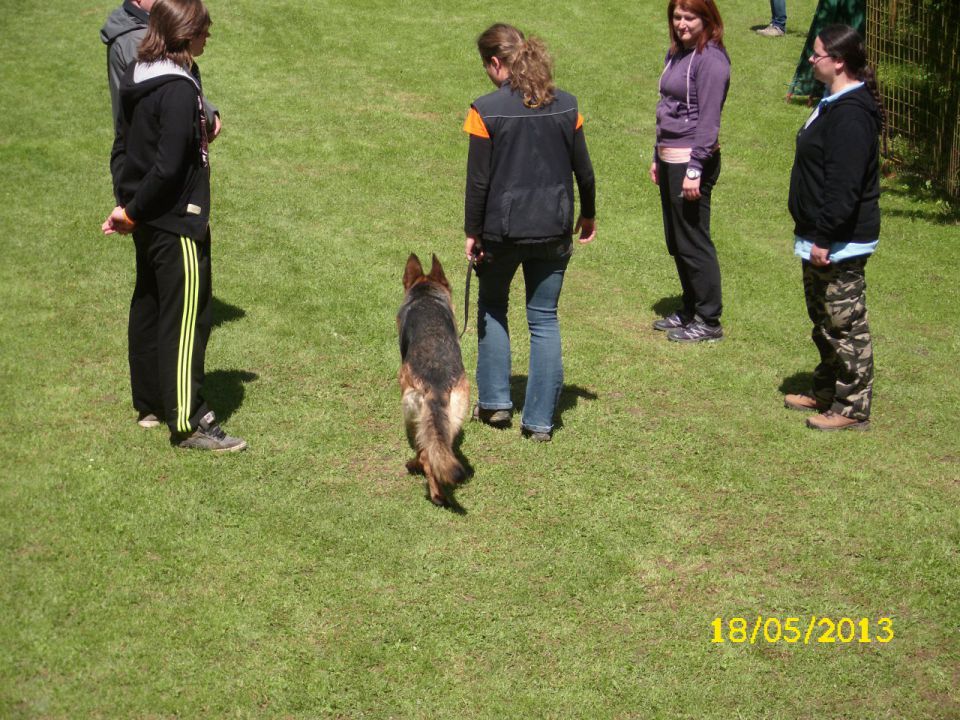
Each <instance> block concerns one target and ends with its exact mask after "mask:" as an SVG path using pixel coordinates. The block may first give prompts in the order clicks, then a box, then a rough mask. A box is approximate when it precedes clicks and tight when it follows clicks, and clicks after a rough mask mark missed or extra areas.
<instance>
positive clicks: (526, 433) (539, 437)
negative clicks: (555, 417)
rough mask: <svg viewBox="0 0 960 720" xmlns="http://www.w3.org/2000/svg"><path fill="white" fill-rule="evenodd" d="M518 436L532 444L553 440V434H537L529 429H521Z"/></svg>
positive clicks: (537, 432)
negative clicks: (530, 441)
mask: <svg viewBox="0 0 960 720" xmlns="http://www.w3.org/2000/svg"><path fill="white" fill-rule="evenodd" d="M520 435H521V436H522V437H525V438H527V439H528V440H532V441H533V442H550V441H551V440H553V434H552V433H548V432H539V431H537V430H531V429H530V428H526V427H521V428H520Z"/></svg>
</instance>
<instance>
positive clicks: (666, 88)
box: [653, 42, 730, 170]
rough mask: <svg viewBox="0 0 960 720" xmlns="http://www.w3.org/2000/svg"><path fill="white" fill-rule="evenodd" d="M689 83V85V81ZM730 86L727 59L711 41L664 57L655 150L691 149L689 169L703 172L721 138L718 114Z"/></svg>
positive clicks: (655, 152)
mask: <svg viewBox="0 0 960 720" xmlns="http://www.w3.org/2000/svg"><path fill="white" fill-rule="evenodd" d="M688 80H689V82H688ZM729 87H730V57H729V56H728V55H727V51H726V50H723V49H722V48H719V47H717V46H716V45H714V44H713V43H712V42H709V43H707V45H706V47H704V48H703V50H702V51H700V50H681V51H680V52H679V53H677V54H676V55H675V56H673V57H671V56H670V55H669V54H668V55H667V59H666V63H665V69H664V71H663V75H661V76H660V102H659V103H657V142H656V145H655V146H654V149H653V152H654V159H655V160H658V159H659V155H658V153H657V148H658V147H675V148H692V150H691V153H690V165H689V167H691V168H693V169H694V170H702V169H703V163H704V162H706V160H707V158H709V157H710V156H711V155H712V154H713V150H714V148H715V147H716V145H717V141H718V139H719V137H720V111H721V110H722V109H723V103H724V101H725V100H726V99H727V89H728V88H729Z"/></svg>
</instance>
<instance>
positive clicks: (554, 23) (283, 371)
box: [0, 0, 960, 719]
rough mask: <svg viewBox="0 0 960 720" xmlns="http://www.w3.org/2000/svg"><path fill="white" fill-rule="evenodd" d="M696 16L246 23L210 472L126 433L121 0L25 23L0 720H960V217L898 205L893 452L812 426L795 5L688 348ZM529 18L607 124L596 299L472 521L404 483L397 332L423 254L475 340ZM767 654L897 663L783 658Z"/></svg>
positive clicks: (222, 142) (746, 45)
mask: <svg viewBox="0 0 960 720" xmlns="http://www.w3.org/2000/svg"><path fill="white" fill-rule="evenodd" d="M664 5H665V3H664V2H662V1H661V0H658V1H657V2H648V1H646V0H645V1H644V2H626V1H621V0H617V1H613V0H604V1H603V2H598V1H595V0H579V1H578V2H571V1H569V0H557V2H554V3H550V4H548V5H546V4H544V3H543V2H532V1H529V0H519V1H518V2H516V3H513V4H511V6H510V7H509V8H506V7H505V8H500V9H494V10H491V9H490V8H489V7H486V6H482V5H480V4H475V3H455V2H450V1H449V0H436V1H435V2H432V3H427V2H409V1H407V0H394V1H393V2H386V1H385V0H351V2H349V3H344V2H331V1H330V0H313V1H312V2H305V3H304V2H283V1H279V0H278V1H276V2H273V1H270V2H265V1H259V2H257V1H255V0H233V1H232V2H219V1H218V0H211V2H210V9H211V13H212V15H213V18H214V26H213V36H212V38H211V40H210V41H209V43H208V45H207V53H206V55H204V57H203V59H202V67H203V70H204V79H205V83H206V90H207V93H208V95H209V96H210V97H211V98H212V99H213V101H214V102H215V103H217V104H218V105H219V107H220V109H221V111H222V113H223V119H224V131H223V134H222V136H221V137H220V139H218V140H217V141H216V143H215V144H214V145H213V146H212V149H211V152H212V165H213V172H214V194H215V209H214V216H215V217H214V221H213V237H214V250H213V253H214V258H215V259H214V292H215V295H216V298H217V307H216V310H217V326H216V328H215V330H214V333H213V336H212V339H211V342H210V347H209V351H208V354H207V371H208V382H207V394H208V396H209V398H210V399H211V404H212V405H213V407H214V408H215V409H216V411H217V413H218V415H219V416H220V417H221V418H222V419H224V420H225V421H226V423H225V426H226V428H227V429H228V430H229V431H230V432H231V433H232V434H237V435H241V436H243V437H245V438H246V439H248V440H249V442H250V449H249V450H248V451H247V452H246V453H243V454H240V455H238V456H234V457H210V456H208V455H204V454H202V453H187V452H180V451H175V450H173V449H171V448H170V447H169V446H168V443H167V439H166V434H165V432H163V431H161V430H155V431H144V430H141V429H140V428H138V427H137V425H136V424H135V423H134V417H135V416H134V414H133V411H132V409H131V407H130V402H129V398H128V395H129V390H128V375H127V363H126V312H127V305H128V302H129V295H130V292H131V290H132V285H133V275H134V273H133V269H134V268H133V253H132V246H131V243H130V241H129V240H128V239H124V238H117V237H113V238H104V237H103V236H102V235H100V233H99V225H100V222H101V221H102V220H103V218H104V217H105V216H106V214H107V213H108V211H109V210H110V208H111V207H112V196H111V190H110V182H109V178H108V163H107V161H108V156H109V147H110V142H111V128H110V119H109V98H108V94H107V89H106V82H105V80H106V78H105V72H104V71H105V62H104V50H103V47H102V46H101V45H100V44H99V41H98V39H97V32H98V30H99V27H100V25H101V23H102V22H103V19H104V18H105V17H106V15H107V13H108V12H109V11H110V10H111V9H112V8H113V6H114V4H113V3H111V2H106V1H105V0H97V1H96V2H94V1H93V0H83V1H80V0H60V2H53V3H28V2H25V1H24V0H4V1H3V2H2V9H3V10H4V12H3V13H2V19H0V41H2V44H3V47H4V52H3V53H2V55H0V79H2V82H0V108H2V112H0V164H2V167H3V169H4V172H3V173H2V176H0V197H2V204H0V207H2V210H0V238H2V239H0V242H2V248H3V262H2V264H0V423H2V432H0V466H2V470H0V553H2V563H0V717H3V718H98V717H102V718H115V717H116V718H126V717H131V718H162V717H163V718H166V717H183V718H194V717H227V716H229V717H246V718H259V717H278V718H279V717H296V718H300V717H304V718H313V717H330V718H360V717H366V718H724V719H727V718H944V719H946V718H957V717H960V691H958V689H957V688H958V686H960V605H958V597H960V580H958V578H960V556H958V547H960V512H958V507H960V504H958V503H960V446H958V439H957V438H958V434H960V422H958V418H957V404H958V400H960V398H958V395H960V381H958V379H957V370H956V367H957V360H956V359H957V356H958V354H960V330H958V323H957V320H956V310H957V307H958V305H960V291H958V282H957V280H958V272H957V267H958V263H960V227H958V225H957V213H956V211H955V209H954V208H951V207H950V206H949V205H948V204H946V203H944V202H943V201H939V202H938V201H937V200H936V198H935V197H933V196H931V195H929V194H928V193H926V192H925V191H923V190H922V189H921V190H920V191H917V190H915V189H912V187H911V185H909V184H908V183H906V182H905V181H903V180H898V179H891V180H889V181H887V182H886V183H885V193H884V196H883V200H882V208H883V212H884V226H883V233H882V240H881V243H880V249H879V252H878V254H877V255H876V257H875V258H874V259H872V260H871V262H870V265H869V267H868V282H869V291H868V297H869V300H868V303H869V307H870V312H871V325H872V329H873V333H874V341H875V352H876V363H877V371H876V372H877V374H876V386H875V396H874V400H875V405H874V413H873V418H872V420H873V429H872V431H871V432H869V433H864V434H859V433H848V434H843V433H841V434H839V435H837V436H833V435H825V434H819V433H813V432H812V431H809V430H807V429H806V428H805V427H804V425H803V416H802V415H800V414H798V413H794V412H790V411H787V410H785V409H783V407H782V394H783V393H784V392H786V391H795V390H798V389H803V388H804V387H805V385H806V383H807V382H808V381H809V377H810V375H809V373H810V370H811V369H812V367H813V364H814V349H813V346H812V344H811V342H810V339H809V327H808V321H807V319H806V314H805V310H804V306H803V294H802V288H801V283H800V267H799V262H798V260H797V259H796V258H794V257H793V255H792V248H791V237H792V236H791V229H792V225H791V222H790V219H789V215H788V213H787V210H786V191H787V184H788V178H789V171H790V165H791V162H792V153H793V138H794V134H795V132H796V130H797V128H799V126H800V125H801V124H802V122H803V120H804V119H805V117H806V115H807V112H808V111H807V109H806V108H804V107H801V106H799V105H791V104H786V103H785V102H784V101H783V96H784V93H785V90H786V85H787V83H788V82H789V81H790V78H791V76H792V73H793V69H794V67H795V64H796V62H797V59H798V57H799V53H800V50H801V47H802V45H803V40H804V36H805V34H806V29H807V26H808V23H809V21H810V17H811V15H812V13H813V9H814V5H815V3H814V2H813V0H791V3H790V12H791V19H790V32H789V33H788V35H787V37H785V38H783V39H778V40H770V39H765V38H761V37H758V36H756V35H755V34H754V33H752V32H751V30H750V28H751V27H752V26H756V25H760V24H762V23H764V22H765V21H766V20H768V13H767V4H766V3H765V2H760V1H758V0H723V2H722V4H721V10H722V11H723V14H724V19H725V22H726V26H727V45H728V48H729V51H730V55H731V57H732V60H733V81H732V85H731V90H730V95H729V98H728V102H727V107H726V110H725V114H724V122H723V129H722V141H723V148H724V151H723V152H724V155H723V163H724V166H723V172H722V175H721V179H720V184H719V185H718V187H717V190H716V192H715V193H714V216H713V222H714V237H715V241H716V243H717V246H718V248H719V253H720V260H721V266H722V268H723V273H724V275H723V278H724V295H725V300H726V302H725V314H724V323H725V324H724V327H725V332H726V335H727V336H726V338H725V339H724V341H723V342H722V343H719V344H716V345H713V346H710V347H686V346H679V347H678V346H677V345H676V344H673V343H667V342H665V340H664V338H663V336H662V334H659V333H655V332H654V331H653V330H652V329H651V327H650V323H651V321H652V320H654V319H655V318H656V317H657V316H658V313H660V312H662V311H663V310H664V309H669V308H670V307H671V305H672V303H673V302H675V300H676V296H677V294H678V292H679V288H678V283H677V280H676V276H675V271H674V269H673V263H672V262H671V260H670V258H669V257H668V255H667V254H666V251H665V248H664V244H663V238H662V227H661V220H660V211H659V200H658V196H657V192H656V189H655V188H654V187H653V186H652V185H651V184H650V183H649V181H648V180H647V179H646V168H647V167H648V165H649V162H650V154H651V146H652V137H653V117H654V112H653V110H654V105H655V102H656V82H657V77H658V74H659V69H660V63H661V60H662V57H663V52H664V49H665V45H666V28H665V21H664ZM498 20H506V21H509V22H514V23H515V24H517V25H519V26H520V27H521V28H524V29H527V30H532V31H534V32H535V33H537V34H539V35H541V36H542V37H543V38H544V39H545V40H546V41H547V43H548V45H549V46H550V48H551V50H552V51H553V52H554V55H555V57H556V59H557V72H556V74H557V78H558V81H559V84H560V85H561V86H562V87H563V88H564V89H567V90H569V91H570V92H573V93H574V94H576V95H577V96H578V97H579V99H580V105H581V109H582V112H583V114H584V115H585V117H586V132H587V138H588V142H589V145H590V149H591V153H592V156H593V161H594V166H595V169H596V172H597V177H598V183H599V197H598V203H599V215H598V222H599V238H598V240H597V241H596V243H595V244H594V245H592V246H589V247H586V248H582V249H579V250H578V252H577V254H576V256H575V257H574V259H573V261H572V264H571V267H570V270H569V272H568V274H567V282H566V287H565V289H564V293H563V296H562V298H561V314H562V319H561V322H562V329H563V334H564V351H565V363H566V382H567V385H566V387H565V390H564V394H563V397H562V401H561V411H562V413H561V418H560V427H559V430H558V431H557V433H556V436H555V439H554V441H553V442H552V443H551V444H549V445H538V444H533V443H530V442H527V441H524V440H522V439H521V438H520V436H519V433H518V432H517V430H516V428H514V430H511V431H503V432H499V431H496V430H494V429H492V428H488V427H486V426H479V425H477V424H468V425H467V426H466V428H465V432H464V437H463V441H462V445H461V451H462V453H463V455H464V456H465V457H466V458H467V460H468V461H469V463H470V465H471V466H472V468H473V470H474V475H473V477H472V480H471V481H470V482H469V483H468V484H466V485H465V486H464V487H463V488H462V489H460V490H459V491H458V493H457V497H458V500H459V501H460V503H461V504H462V505H463V508H464V510H465V512H464V513H463V514H456V513H452V512H448V511H444V510H440V509H437V508H435V507H433V506H432V505H431V504H430V503H429V502H428V501H427V500H426V499H425V497H424V489H423V483H422V479H420V478H416V477H411V476H409V475H407V474H406V472H405V470H404V467H403V462H404V460H406V459H407V457H408V456H409V451H408V449H407V446H406V439H405V436H404V433H403V430H402V427H401V422H400V406H399V390H398V386H397V381H396V371H397V368H398V365H399V353H398V349H397V341H396V330H395V326H394V315H395V313H396V310H397V308H398V307H399V304H400V301H401V296H402V288H401V285H400V278H401V275H402V272H403V264H404V261H405V260H406V257H407V255H408V254H409V253H410V252H417V253H419V254H420V255H421V257H425V256H426V257H428V256H429V255H430V253H432V252H435V253H437V255H438V256H439V257H440V258H441V260H442V261H443V262H444V263H445V264H446V267H447V270H448V273H449V274H450V276H451V277H452V278H453V279H454V284H455V286H456V287H455V304H456V305H457V306H458V307H461V305H462V302H463V288H462V275H463V270H464V268H463V262H462V231H461V226H462V192H463V183H464V170H465V164H466V138H465V136H464V134H463V133H462V132H461V130H460V126H461V124H462V122H463V118H464V116H465V113H466V109H467V107H468V105H469V103H470V102H471V101H472V100H473V99H474V98H475V97H476V96H478V95H480V94H482V93H485V92H487V91H488V90H489V89H490V86H489V83H488V80H487V78H486V76H485V74H484V73H483V71H482V68H481V66H480V63H479V61H478V58H477V55H476V52H475V50H474V47H473V41H474V38H475V37H476V35H477V34H478V33H479V32H480V31H482V30H483V29H484V28H485V27H486V26H487V25H488V24H490V23H491V22H493V21H498ZM520 288H521V286H520V285H519V284H518V287H517V292H518V294H517V296H516V299H517V302H516V303H515V306H516V307H515V308H514V309H513V314H512V316H511V319H512V323H513V327H514V339H515V360H514V372H515V373H516V392H517V394H518V399H519V398H522V389H523V386H524V383H525V375H526V363H527V356H526V342H525V329H524V320H523V315H522V303H521V302H520V300H521V299H522V295H521V294H520V293H521V292H522V291H521V289H520ZM461 312H462V311H461V310H459V309H458V316H459V315H460V314H461ZM472 328H473V322H472V321H471V330H470V331H468V334H467V335H466V336H465V338H464V359H465V363H466V365H467V368H468V372H471V373H472V370H473V368H474V367H475V364H476V335H475V332H474V330H473V329H472ZM951 368H952V369H951ZM758 616H759V617H761V618H763V619H766V618H777V619H779V620H781V621H783V622H785V621H786V619H787V618H788V617H797V618H799V620H798V621H797V622H798V623H799V625H800V627H801V630H803V631H805V630H806V629H807V626H808V623H809V621H810V618H811V616H815V617H816V618H819V617H821V616H823V617H828V618H833V619H834V620H839V619H841V618H847V617H849V618H852V619H854V620H856V621H857V622H859V621H860V619H861V618H867V619H868V621H869V632H868V639H871V640H872V642H869V643H861V642H858V641H856V640H859V639H860V630H859V625H858V629H857V636H856V640H855V641H854V642H850V643H845V642H840V641H839V640H838V641H837V642H834V643H826V642H816V640H817V639H818V638H820V637H823V635H822V633H823V632H825V630H826V628H825V627H817V628H816V630H815V632H814V633H813V634H812V636H811V638H810V642H809V643H806V644H805V643H804V642H803V641H802V639H801V641H800V642H797V643H786V642H784V641H783V640H781V641H780V642H776V643H774V642H767V641H766V640H764V638H763V630H762V629H761V631H760V633H759V636H758V637H757V638H756V640H755V642H753V643H751V642H750V637H749V636H751V635H752V632H753V628H754V626H755V624H756V619H757V617H758ZM736 617H743V618H745V619H746V621H747V622H746V625H747V628H746V630H745V634H746V636H747V637H746V642H732V641H731V634H730V633H729V632H728V630H729V629H730V626H729V625H728V624H727V622H728V621H729V620H730V619H731V618H736ZM883 617H887V618H890V620H891V623H892V630H893V633H894V637H893V639H892V640H891V641H890V642H887V643H881V642H878V641H877V639H878V638H879V637H884V636H886V633H885V632H884V631H882V630H881V626H880V625H879V622H878V621H879V619H880V618H883ZM715 618H722V619H723V620H722V628H723V631H724V638H725V639H726V640H727V641H726V642H724V643H713V642H711V639H712V638H713V635H714V630H713V628H712V626H711V623H712V622H713V621H714V619H715ZM734 627H735V628H736V627H738V626H737V625H736V624H735V625H734ZM845 627H846V629H849V627H848V626H845ZM767 629H768V630H769V631H770V634H771V635H774V636H775V634H774V632H773V631H774V630H775V625H774V624H772V623H771V624H768V625H767ZM739 637H741V636H739V635H738V634H737V633H736V632H734V633H733V639H738V638H739ZM848 637H849V636H848Z"/></svg>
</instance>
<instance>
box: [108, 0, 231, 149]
mask: <svg viewBox="0 0 960 720" xmlns="http://www.w3.org/2000/svg"><path fill="white" fill-rule="evenodd" d="M153 3H154V0H124V2H123V4H122V5H120V6H119V7H118V8H116V9H115V10H114V11H113V12H112V13H110V15H109V16H108V17H107V19H106V21H105V22H104V23H103V27H102V28H100V40H101V41H102V42H103V44H104V45H106V46H107V85H108V87H109V88H110V107H111V109H112V112H113V123H114V129H115V131H116V130H119V129H120V78H122V77H123V74H124V73H125V72H126V71H127V66H129V65H130V64H131V63H132V62H134V61H135V60H136V59H137V49H138V48H139V47H140V43H141V42H142V41H143V38H144V36H145V35H146V34H147V25H148V24H149V22H150V9H151V8H152V7H153ZM191 72H192V73H193V74H194V76H195V77H196V78H197V81H198V82H199V81H200V70H199V68H198V67H197V66H196V64H194V65H193V67H192V68H191ZM203 111H204V113H205V114H206V116H207V130H208V131H209V140H210V142H213V141H214V140H215V139H216V137H217V136H218V135H219V134H220V129H221V127H222V125H221V121H220V111H219V110H217V108H216V107H215V106H214V105H213V104H212V103H211V102H210V101H209V100H207V98H206V97H204V98H203Z"/></svg>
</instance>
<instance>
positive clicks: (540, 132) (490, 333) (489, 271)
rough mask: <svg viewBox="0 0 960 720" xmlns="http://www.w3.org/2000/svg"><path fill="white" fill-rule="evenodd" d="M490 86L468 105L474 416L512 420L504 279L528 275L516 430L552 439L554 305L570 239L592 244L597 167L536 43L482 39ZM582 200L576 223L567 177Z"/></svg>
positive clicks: (568, 98)
mask: <svg viewBox="0 0 960 720" xmlns="http://www.w3.org/2000/svg"><path fill="white" fill-rule="evenodd" d="M477 48H478V50H479V51H480V57H481V59H482V61H483V66H484V69H485V70H486V72H487V76H488V77H489V78H490V80H491V81H492V82H493V84H494V85H496V86H497V90H495V91H494V92H492V93H490V94H489V95H484V96H483V97H481V98H478V99H477V100H476V101H474V103H473V105H472V106H471V108H470V112H469V114H468V116H467V120H466V123H465V124H464V130H465V131H466V132H467V133H469V135H470V150H469V156H468V160H467V187H466V197H465V202H464V205H465V220H464V232H465V233H466V241H465V250H466V254H467V258H468V259H473V260H475V261H476V263H477V276H478V278H479V283H480V290H479V293H478V295H479V297H478V301H477V315H478V319H477V331H478V336H479V346H478V353H477V391H478V395H479V398H478V402H477V406H476V407H475V408H474V417H475V418H476V419H479V420H481V421H483V422H486V423H488V424H490V425H494V426H496V427H507V426H508V425H510V422H511V411H512V409H513V403H512V401H511V398H510V335H509V329H508V326H507V306H508V301H509V297H510V283H511V281H512V279H513V276H514V274H515V273H516V271H517V268H519V267H522V268H523V278H524V285H525V288H526V301H527V302H526V304H527V325H528V327H529V330H530V367H529V374H528V377H527V389H526V399H525V400H524V405H523V417H522V419H521V427H520V429H521V432H522V434H523V435H524V436H525V437H529V438H532V439H533V440H536V441H541V442H543V441H549V440H550V439H551V438H552V433H553V425H554V413H555V411H556V407H557V401H558V399H559V397H560V390H561V388H562V385H563V360H562V355H561V346H560V325H559V321H558V318H557V304H558V301H559V299H560V290H561V287H562V286H563V276H564V273H565V271H566V269H567V264H568V263H569V261H570V257H571V254H572V252H573V245H572V238H573V233H574V232H579V233H580V237H579V241H580V242H581V243H589V242H591V241H592V240H593V239H594V237H595V236H596V223H595V220H594V216H595V194H596V193H595V186H594V176H593V166H592V165H591V163H590V155H589V153H588V152H587V144H586V140H585V139H584V135H583V118H582V116H581V115H580V113H579V111H578V108H577V100H576V98H575V97H574V96H573V95H570V94H569V93H566V92H564V91H562V90H560V89H558V88H557V87H555V86H554V83H553V72H552V61H551V59H550V56H549V55H548V54H547V50H546V48H545V47H544V45H543V43H542V42H541V41H540V40H539V39H537V38H533V37H529V38H528V37H525V36H524V35H523V33H521V32H520V31H519V30H517V29H516V28H515V27H512V26H510V25H504V24H496V25H493V26H491V27H490V28H488V29H487V30H486V31H485V32H484V33H483V34H482V35H481V36H480V37H479V38H478V40H477ZM574 176H576V180H577V187H578V191H579V194H580V215H579V217H577V218H576V219H575V216H574V212H573V208H574V202H573V200H574V198H573V177H574Z"/></svg>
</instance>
